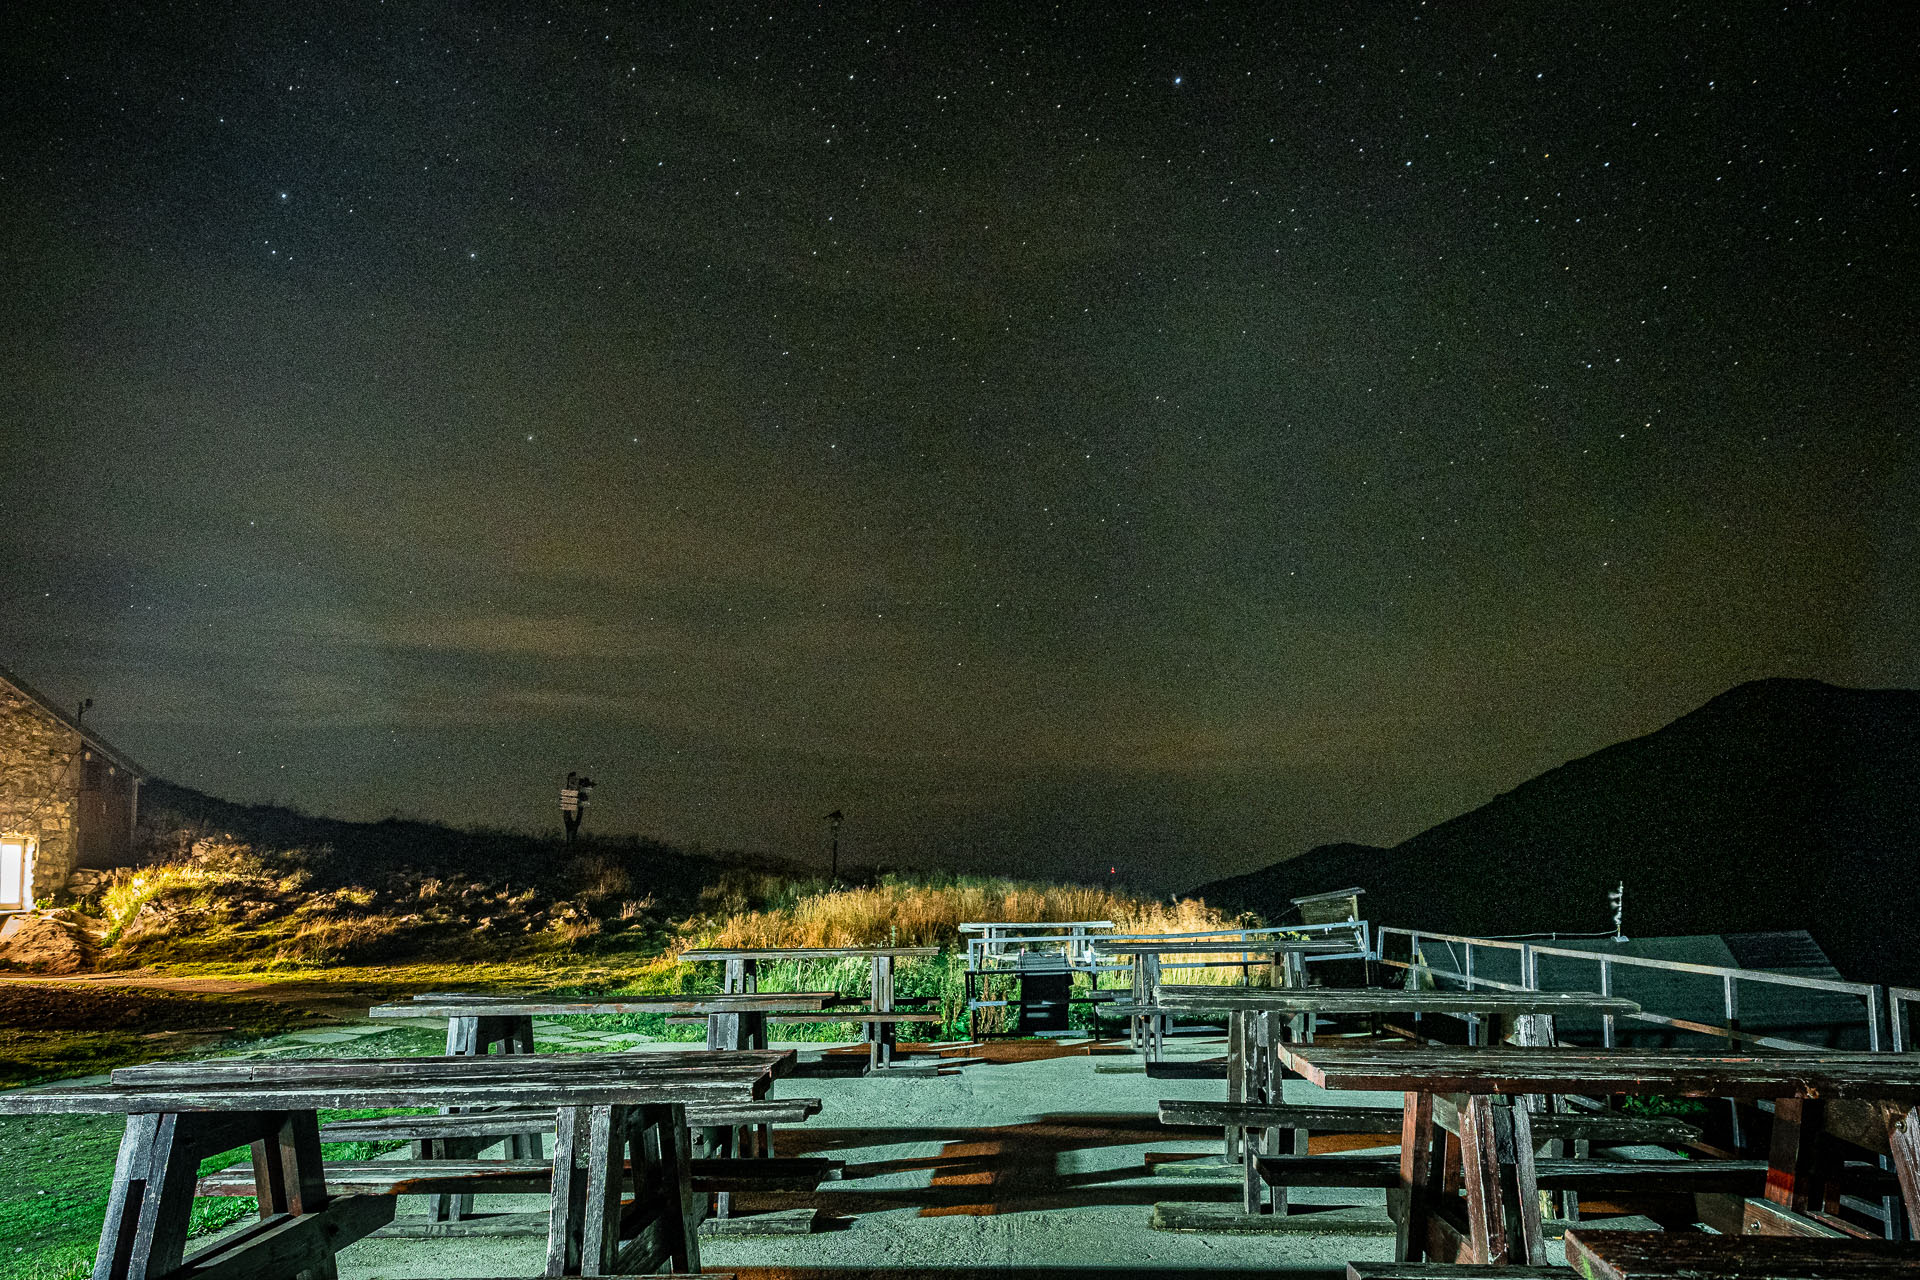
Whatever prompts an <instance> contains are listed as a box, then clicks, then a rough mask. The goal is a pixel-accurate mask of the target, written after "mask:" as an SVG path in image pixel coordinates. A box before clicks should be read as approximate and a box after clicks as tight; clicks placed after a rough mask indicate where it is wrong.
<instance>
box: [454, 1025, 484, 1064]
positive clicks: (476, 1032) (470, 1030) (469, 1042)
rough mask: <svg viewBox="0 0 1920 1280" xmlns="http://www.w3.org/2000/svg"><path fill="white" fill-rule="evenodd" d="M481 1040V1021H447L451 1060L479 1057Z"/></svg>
mask: <svg viewBox="0 0 1920 1280" xmlns="http://www.w3.org/2000/svg"><path fill="white" fill-rule="evenodd" d="M479 1039H480V1019H478V1018H448V1019H447V1056H448V1057H449V1058H468V1057H473V1056H475V1055H477V1054H478V1053H479V1052H480V1050H479V1049H478V1048H477V1047H476V1046H477V1044H478V1041H479Z"/></svg>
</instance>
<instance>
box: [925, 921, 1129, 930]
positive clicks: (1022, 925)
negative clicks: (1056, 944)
mask: <svg viewBox="0 0 1920 1280" xmlns="http://www.w3.org/2000/svg"><path fill="white" fill-rule="evenodd" d="M1111 928H1113V921H1111V920H969V921H967V922H966V923H964V924H962V925H961V926H960V932H962V933H980V932H983V931H984V930H987V929H1111Z"/></svg>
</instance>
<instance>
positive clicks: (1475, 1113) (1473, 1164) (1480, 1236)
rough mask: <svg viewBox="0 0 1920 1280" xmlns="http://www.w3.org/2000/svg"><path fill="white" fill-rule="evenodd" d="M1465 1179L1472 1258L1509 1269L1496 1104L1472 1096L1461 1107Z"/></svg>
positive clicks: (1488, 1264)
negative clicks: (1496, 1135)
mask: <svg viewBox="0 0 1920 1280" xmlns="http://www.w3.org/2000/svg"><path fill="white" fill-rule="evenodd" d="M1459 1116H1460V1120H1459V1124H1460V1165H1461V1179H1462V1181H1463V1182H1464V1183H1465V1185H1466V1192H1467V1231H1468V1239H1469V1241H1470V1244H1469V1248H1470V1249H1471V1250H1472V1253H1473V1256H1472V1257H1471V1259H1469V1260H1470V1261H1472V1262H1476V1263H1479V1264H1480V1265H1482V1266H1495V1267H1503V1266H1506V1265H1507V1263H1508V1261H1509V1260H1510V1259H1509V1254H1510V1247H1509V1244H1508V1240H1507V1215H1506V1209H1505V1206H1504V1205H1503V1204H1502V1202H1501V1195H1500V1150H1499V1145H1498V1140H1497V1138H1496V1137H1495V1134H1494V1120H1493V1103H1492V1100H1491V1099H1490V1098H1488V1097H1487V1095H1485V1094H1483V1093H1476V1094H1470V1095H1468V1096H1467V1098H1466V1101H1465V1104H1464V1105H1462V1106H1461V1107H1460V1108H1459Z"/></svg>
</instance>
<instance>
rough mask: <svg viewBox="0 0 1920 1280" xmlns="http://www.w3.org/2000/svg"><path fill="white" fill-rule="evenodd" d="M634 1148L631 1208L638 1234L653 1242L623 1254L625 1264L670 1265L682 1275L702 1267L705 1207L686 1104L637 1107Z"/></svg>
mask: <svg viewBox="0 0 1920 1280" xmlns="http://www.w3.org/2000/svg"><path fill="white" fill-rule="evenodd" d="M634 1116H635V1119H634V1122H633V1124H632V1127H631V1128H630V1130H629V1132H630V1134H631V1142H630V1149H631V1153H632V1160H633V1183H634V1196H633V1205H632V1209H631V1212H630V1215H629V1217H630V1219H631V1226H632V1227H633V1230H634V1238H633V1239H632V1240H630V1241H629V1242H628V1244H627V1249H628V1250H629V1251H633V1250H635V1249H636V1246H641V1245H643V1244H646V1243H648V1241H647V1237H648V1236H649V1235H650V1236H651V1241H650V1247H648V1248H646V1250H645V1252H644V1253H641V1254H637V1255H636V1256H634V1257H633V1258H631V1259H622V1266H623V1268H624V1269H627V1270H630V1271H632V1272H634V1273H636V1274H648V1273H651V1272H654V1271H657V1270H661V1269H663V1268H664V1269H665V1270H667V1271H670V1272H673V1273H674V1274H676V1275H691V1274H693V1273H696V1272H698V1271H699V1270H700V1232H699V1228H700V1210H699V1206H698V1204H697V1202H696V1200H695V1198H694V1192H693V1166H692V1164H691V1163H690V1162H689V1153H688V1150H687V1126H686V1109H685V1108H684V1107H680V1106H651V1107H639V1108H635V1109H634Z"/></svg>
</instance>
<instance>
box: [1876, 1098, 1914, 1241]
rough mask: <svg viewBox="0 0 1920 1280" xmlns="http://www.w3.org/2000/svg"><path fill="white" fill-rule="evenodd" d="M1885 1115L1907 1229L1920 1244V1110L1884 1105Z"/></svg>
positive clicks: (1889, 1147) (1888, 1140)
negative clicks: (1904, 1205)
mask: <svg viewBox="0 0 1920 1280" xmlns="http://www.w3.org/2000/svg"><path fill="white" fill-rule="evenodd" d="M1883 1113H1884V1115H1885V1116H1886V1122H1887V1150H1888V1151H1889V1152H1890V1153H1891V1154H1892V1159H1893V1176H1894V1177H1895V1178H1897V1179H1899V1181H1900V1198H1901V1200H1903V1201H1905V1202H1906V1206H1907V1228H1908V1231H1909V1232H1910V1233H1911V1234H1912V1235H1913V1237H1914V1238H1915V1239H1917V1240H1920V1107H1898V1106H1888V1105H1883Z"/></svg>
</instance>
